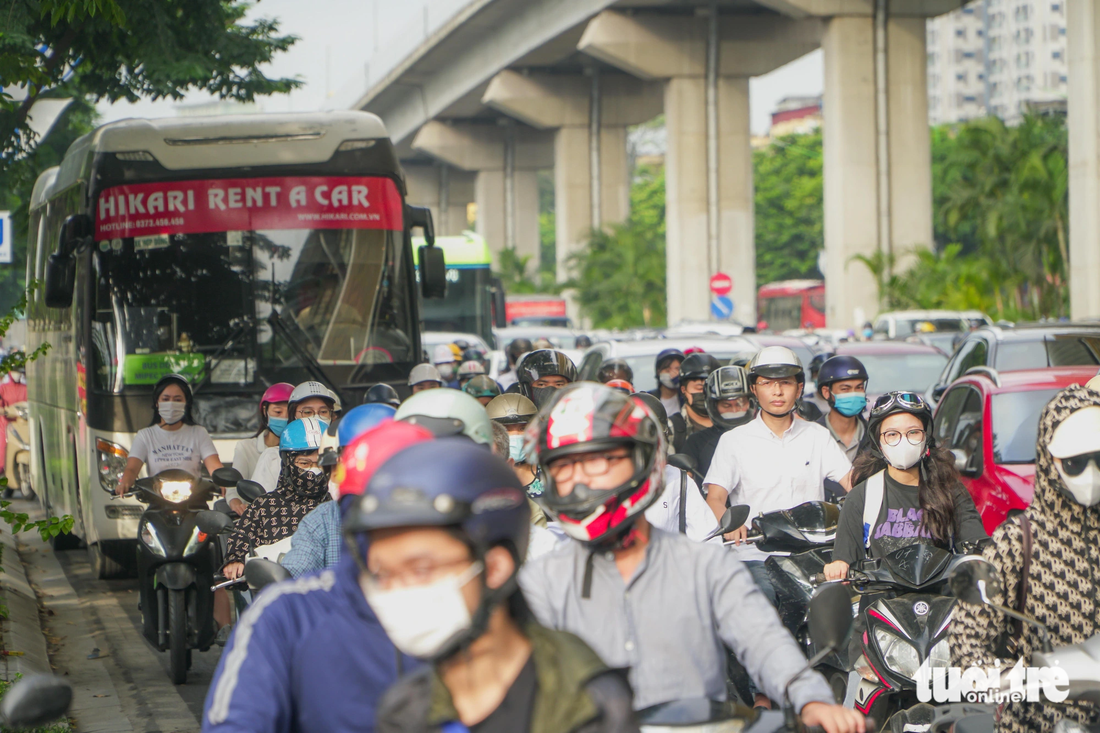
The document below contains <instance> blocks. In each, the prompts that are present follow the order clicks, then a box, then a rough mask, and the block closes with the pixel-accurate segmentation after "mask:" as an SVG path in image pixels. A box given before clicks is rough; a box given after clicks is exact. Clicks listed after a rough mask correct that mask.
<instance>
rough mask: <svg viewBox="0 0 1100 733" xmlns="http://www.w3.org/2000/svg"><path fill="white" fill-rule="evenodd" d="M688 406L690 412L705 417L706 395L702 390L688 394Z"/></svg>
mask: <svg viewBox="0 0 1100 733" xmlns="http://www.w3.org/2000/svg"><path fill="white" fill-rule="evenodd" d="M688 407H690V408H691V410H692V412H694V413H695V414H696V415H701V416H702V417H707V397H706V395H705V394H703V393H702V392H696V393H695V394H692V395H688Z"/></svg>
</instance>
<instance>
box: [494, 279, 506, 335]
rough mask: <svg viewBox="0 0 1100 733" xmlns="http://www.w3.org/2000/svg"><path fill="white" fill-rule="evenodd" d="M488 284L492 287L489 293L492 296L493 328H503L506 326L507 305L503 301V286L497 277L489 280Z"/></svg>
mask: <svg viewBox="0 0 1100 733" xmlns="http://www.w3.org/2000/svg"><path fill="white" fill-rule="evenodd" d="M489 284H490V285H491V286H492V291H491V292H492V294H493V326H494V327H496V328H504V327H505V326H507V325H508V319H507V317H506V311H507V309H508V304H507V303H506V302H505V300H504V284H503V283H501V282H500V278H499V277H494V278H492V279H491V280H489Z"/></svg>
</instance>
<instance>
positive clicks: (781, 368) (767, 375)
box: [704, 346, 852, 700]
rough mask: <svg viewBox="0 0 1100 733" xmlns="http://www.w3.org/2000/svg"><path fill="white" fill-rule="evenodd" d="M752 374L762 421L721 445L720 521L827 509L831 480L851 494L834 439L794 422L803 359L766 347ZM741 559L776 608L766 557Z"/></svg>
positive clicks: (753, 552) (715, 503)
mask: <svg viewBox="0 0 1100 733" xmlns="http://www.w3.org/2000/svg"><path fill="white" fill-rule="evenodd" d="M747 371H748V378H749V389H750V391H751V392H752V394H753V397H755V399H756V403H757V404H758V405H759V406H760V414H759V415H758V416H757V417H756V418H755V419H753V420H751V421H749V422H748V423H746V424H745V425H742V426H740V427H737V428H734V429H733V430H730V431H729V432H728V433H726V434H725V435H723V436H722V437H721V438H720V439H719V440H718V447H717V448H716V449H715V451H714V458H713V460H712V461H711V464H710V470H709V471H707V475H706V478H705V479H704V486H705V488H706V490H707V504H709V505H710V508H711V510H713V511H714V514H715V516H717V517H719V518H721V516H722V515H723V514H724V513H725V511H726V508H727V506H729V505H732V504H747V505H748V506H749V509H750V513H749V516H750V517H754V516H756V515H758V514H760V513H762V512H765V513H766V512H771V511H779V510H783V509H790V508H791V507H794V506H798V505H799V504H802V503H803V502H807V501H822V500H824V498H825V493H824V484H825V479H826V478H831V479H833V480H834V481H836V482H838V483H839V484H840V485H841V486H842V487H843V488H844V490H845V491H848V490H849V489H851V483H850V482H851V476H850V473H851V470H852V463H851V461H849V460H848V457H847V456H845V455H844V452H843V451H841V450H840V447H839V446H838V445H837V444H836V441H835V440H833V437H832V435H830V434H829V431H828V430H826V429H825V428H823V427H821V426H820V425H818V424H816V423H811V422H806V421H805V420H798V419H795V416H794V411H795V409H796V407H797V405H798V400H799V398H800V397H801V396H802V389H803V387H805V373H804V372H803V371H802V362H800V361H799V359H798V356H797V355H796V354H795V353H794V352H793V351H791V350H790V349H788V348H787V347H785V346H767V347H765V348H763V349H761V350H760V351H759V352H758V353H757V354H756V356H755V357H753V360H752V361H751V362H749V368H748V370H747ZM747 533H748V528H747V527H746V526H741V527H739V528H738V529H735V530H734V531H732V532H730V533H728V534H727V535H726V539H729V540H735V541H736V543H737V544H738V545H740V544H741V541H742V540H743V539H744V538H745V536H746V534H747ZM737 554H738V557H739V558H740V559H741V560H742V561H743V562H744V563H745V564H746V565H748V566H749V570H750V571H751V572H752V574H753V577H755V578H756V581H757V583H759V584H760V586H761V588H762V590H763V591H764V593H765V594H767V596H768V598H769V599H771V600H772V602H773V603H774V602H775V591H774V590H773V589H772V586H771V581H770V579H769V578H768V574H767V572H766V571H765V570H764V560H765V559H766V558H767V554H766V553H763V552H760V551H759V550H757V549H756V548H755V547H752V546H745V547H739V548H738V553H737ZM772 699H773V700H774V699H776V698H772Z"/></svg>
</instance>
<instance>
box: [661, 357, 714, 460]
mask: <svg viewBox="0 0 1100 733" xmlns="http://www.w3.org/2000/svg"><path fill="white" fill-rule="evenodd" d="M720 366H722V365H721V364H719V363H718V360H717V359H715V358H714V357H713V356H711V355H710V354H706V353H703V352H701V351H700V352H696V353H694V354H689V355H688V356H687V358H685V359H684V361H683V363H681V364H680V398H681V400H682V401H683V404H684V406H683V407H682V408H680V410H679V412H675V413H671V414H670V415H669V420H670V421H671V422H672V447H673V450H674V451H675V452H676V453H679V452H680V451H681V450H683V448H684V441H686V440H687V439H688V438H690V437H691V436H692V435H693V434H695V433H697V432H699V431H700V430H704V429H706V428H709V427H710V426H711V425H713V424H714V423H713V422H711V419H710V415H708V414H707V398H706V395H705V394H703V387H704V386H705V385H706V381H707V377H709V376H710V373H711V372H713V371H714V370H715V369H717V368H718V367H720Z"/></svg>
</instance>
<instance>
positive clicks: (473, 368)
mask: <svg viewBox="0 0 1100 733" xmlns="http://www.w3.org/2000/svg"><path fill="white" fill-rule="evenodd" d="M484 373H485V367H483V366H481V364H480V363H478V362H476V361H464V362H462V366H460V367H459V368H458V378H459V379H462V378H463V377H470V378H473V377H476V376H477V375H479V374H484Z"/></svg>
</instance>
